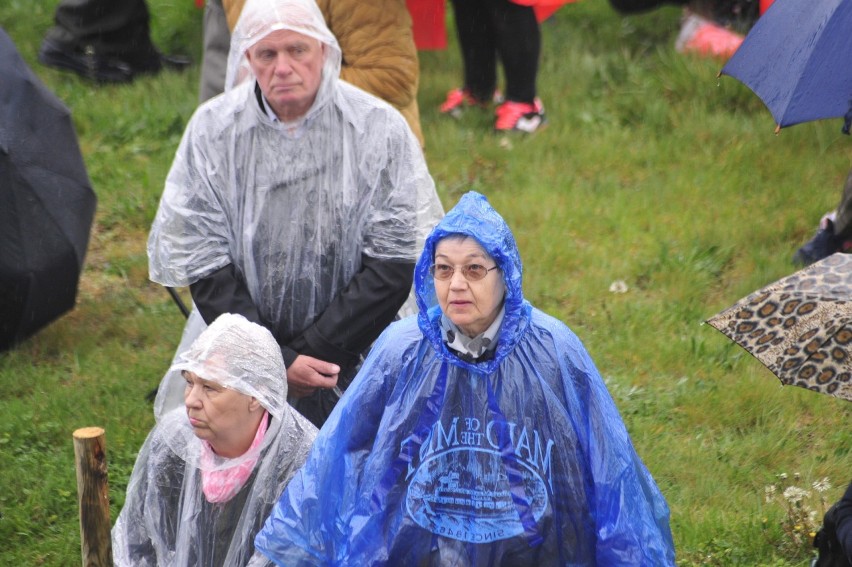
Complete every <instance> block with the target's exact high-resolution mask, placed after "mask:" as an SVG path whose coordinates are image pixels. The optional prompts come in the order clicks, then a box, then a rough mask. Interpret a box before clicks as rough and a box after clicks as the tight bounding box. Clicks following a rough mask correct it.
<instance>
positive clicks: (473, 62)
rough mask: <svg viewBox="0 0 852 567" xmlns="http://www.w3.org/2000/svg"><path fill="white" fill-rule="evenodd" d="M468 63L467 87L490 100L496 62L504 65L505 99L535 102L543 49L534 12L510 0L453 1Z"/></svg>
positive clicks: (465, 82) (461, 44) (474, 94)
mask: <svg viewBox="0 0 852 567" xmlns="http://www.w3.org/2000/svg"><path fill="white" fill-rule="evenodd" d="M453 13H454V15H455V22H456V30H457V32H458V38H459V46H460V48H461V55H462V62H463V64H464V87H465V88H466V89H468V90H469V91H470V93H471V94H472V95H473V96H474V97H475V98H477V99H479V100H482V101H489V100H491V97H492V96H493V94H494V89H495V88H497V61H498V58H499V61H500V62H501V63H502V64H503V74H504V75H505V79H506V89H505V93H504V95H505V98H506V100H512V101H516V102H530V103H531V102H532V101H533V99H535V95H536V77H537V75H538V60H539V55H540V52H541V29H540V28H539V25H538V21H537V20H536V18H535V12H534V11H533V9H532V8H531V7H529V6H520V5H518V4H514V3H512V2H510V1H509V0H453Z"/></svg>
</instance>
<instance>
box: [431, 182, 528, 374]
mask: <svg viewBox="0 0 852 567" xmlns="http://www.w3.org/2000/svg"><path fill="white" fill-rule="evenodd" d="M453 235H464V236H467V237H470V238H473V239H474V240H476V241H477V242H478V243H479V244H480V245H481V246H482V248H483V250H485V252H487V253H488V255H489V256H491V257H492V258H493V259H494V261H495V262H496V263H497V265H498V266H499V267H500V274H501V276H502V278H503V281H504V283H505V284H506V297H505V300H504V309H505V315H504V317H503V323H502V325H501V327H500V341H499V343H498V345H497V348H496V350H495V353H494V357H493V358H491V359H490V360H487V361H484V362H478V363H472V362H466V361H464V360H462V359H460V358H459V357H458V356H456V355H455V354H453V353H452V352H451V351H450V349H449V348H448V347H447V345H446V343H445V342H444V340H443V339H442V337H441V322H440V320H441V308H440V306H439V305H438V300H437V298H436V295H435V282H434V278H432V276H431V274H430V273H429V267H430V266H431V265H432V264H433V263H434V261H435V248H436V247H437V246H438V243H439V242H440V241H441V240H443V239H444V238H446V237H448V236H453ZM522 274H523V266H522V264H521V256H520V254H519V253H518V246H517V244H516V243H515V237H514V236H513V235H512V231H511V229H510V228H509V225H508V224H506V221H505V220H503V217H502V216H500V213H498V212H497V211H496V210H495V209H494V208H493V207H492V206H491V204H490V203H489V202H488V199H487V198H486V197H485V196H484V195H481V194H480V193H477V192H476V191H470V192H468V193H465V194H464V195H463V196H462V198H461V200H460V201H459V202H458V204H457V205H456V206H455V207H453V208H452V210H450V211H449V212H448V213H447V215H446V216H445V217H444V218H443V219H442V220H441V221H440V222H439V223H438V224H437V225H436V226H435V228H434V230H432V232H431V234H430V235H429V236H428V237H427V238H426V243H425V245H424V247H423V253H422V254H421V255H420V259H419V260H418V262H417V266H416V267H415V270H414V286H415V290H416V296H417V306H418V307H419V309H420V312H419V314H418V324H419V326H420V330H421V331H422V332H423V335H424V336H425V337H426V338H427V339H428V340H429V342H430V343H432V345H433V346H434V348H435V350H436V351H438V353H439V354H440V356H441V357H442V358H444V359H445V360H447V361H449V362H451V363H453V364H456V365H458V366H462V367H464V368H468V369H469V370H473V371H476V372H481V373H486V374H489V373H491V372H493V371H494V370H495V369H496V368H497V367H498V366H499V365H500V362H501V361H502V360H503V359H504V358H506V356H507V355H508V353H509V352H511V350H512V348H514V345H515V344H517V342H518V340H519V339H520V336H521V335H522V334H523V332H524V329H525V328H526V326H527V324H528V322H529V313H530V305H529V303H528V302H527V301H525V300H524V295H523V290H522V287H521V280H522Z"/></svg>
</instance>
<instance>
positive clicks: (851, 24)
mask: <svg viewBox="0 0 852 567" xmlns="http://www.w3.org/2000/svg"><path fill="white" fill-rule="evenodd" d="M720 75H729V76H731V77H734V78H735V79H738V80H739V81H741V82H742V83H744V84H745V85H746V86H748V87H749V88H750V89H751V90H753V91H754V92H755V94H757V96H759V97H760V99H761V100H762V101H763V103H764V104H765V105H766V106H767V107H768V108H769V111H770V112H771V113H772V117H773V118H774V119H775V123H776V124H777V128H776V132H777V131H778V130H779V129H781V128H783V127H785V126H792V125H793V124H799V123H801V122H808V121H811V120H822V119H824V118H837V117H841V116H845V115H846V114H847V113H848V112H849V110H850V99H852V0H775V2H774V3H773V4H772V5H771V6H770V7H769V9H768V10H767V11H766V12H765V13H764V14H763V15H762V16H761V17H760V18H759V19H758V20H757V23H756V24H755V25H754V27H753V28H752V29H751V31H750V32H749V33H748V35H747V36H746V38H745V41H743V43H742V45H741V46H740V48H739V49H738V50H737V52H736V53H734V55H733V56H732V57H731V58H730V59H729V60H728V62H727V63H726V64H725V66H724V67H723V68H722V71H721V72H720ZM846 130H848V120H847V126H846V128H845V129H844V131H846ZM847 133H848V132H847Z"/></svg>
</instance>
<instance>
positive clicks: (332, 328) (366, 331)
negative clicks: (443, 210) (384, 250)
mask: <svg viewBox="0 0 852 567" xmlns="http://www.w3.org/2000/svg"><path fill="white" fill-rule="evenodd" d="M361 262H362V264H361V270H360V271H359V272H358V273H357V274H355V276H353V278H352V279H351V280H350V282H349V284H348V285H347V286H346V287H345V288H344V289H343V290H342V291H341V293H340V294H338V296H337V297H336V298H334V300H332V302H331V304H330V305H329V306H328V307H327V308H326V309H325V311H324V312H323V313H322V315H320V317H319V318H318V319H317V320H316V321H315V322H314V323H313V324H312V325H311V326H310V327H308V328H307V329H305V331H304V332H303V333H302V334H301V335H298V336H296V337H294V338H293V339H292V340H290V341H289V342H288V343H286V344H283V343H281V341H280V339H279V344H280V346H281V354H282V355H283V357H284V364H285V365H286V367H287V382H288V383H289V384H290V389H291V392H290V393H291V394H292V395H294V396H295V397H301V396H305V395H308V394H310V393H311V392H312V391H313V390H314V389H316V388H332V387H334V386H335V385H336V383H337V373H338V372H339V371H340V368H339V367H350V366H352V365H354V364H355V363H356V362H357V361H358V356H359V355H360V353H361V352H363V351H364V350H365V349H366V348H367V347H368V346H369V345H370V344H372V342H373V341H374V340H375V339H376V337H378V336H379V334H381V332H382V331H383V330H384V329H385V327H387V326H388V324H389V323H390V322H391V321H393V318H394V316H395V315H396V313H397V311H399V308H400V307H401V306H402V304H403V303H404V302H405V299H406V297H407V296H408V292H409V290H410V289H411V283H412V281H413V278H414V264H413V263H407V262H390V261H386V260H377V259H374V258H371V257H369V256H362V258H361ZM190 292H191V293H192V299H193V302H194V303H195V305H196V307H197V308H198V311H199V312H200V313H201V316H202V318H203V319H204V321H205V322H206V323H207V324H210V323H212V322H213V321H214V320H215V319H216V317H218V316H219V315H221V314H222V313H239V314H241V315H243V316H245V317H246V318H247V319H248V320H249V321H253V322H255V323H258V324H261V325H265V326H267V327H269V328H271V330H272V332H273V334H276V329H275V325H274V324H272V323H266V322H264V321H263V320H262V318H261V317H260V314H259V313H258V311H257V307H256V306H255V305H254V302H253V300H252V298H251V295H250V294H249V291H248V287H246V285H245V283H244V282H243V281H242V279H241V278H240V277H239V276H238V275H237V273H236V271H235V269H234V267H233V265H231V264H229V265H228V266H225V267H224V268H222V269H220V270H218V271H216V272H214V273H213V274H211V275H210V276H207V277H206V278H202V279H200V280H198V281H197V282H195V283H193V284H191V285H190ZM276 338H278V337H277V335H276ZM334 366H338V368H336V369H335V368H334Z"/></svg>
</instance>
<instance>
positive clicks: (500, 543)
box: [255, 193, 674, 567]
mask: <svg viewBox="0 0 852 567" xmlns="http://www.w3.org/2000/svg"><path fill="white" fill-rule="evenodd" d="M450 234H467V235H470V236H472V237H474V238H476V240H477V241H478V242H479V243H481V244H482V246H483V248H485V250H486V251H487V252H488V253H489V254H490V255H491V256H492V257H493V258H494V259H495V260H496V261H497V262H498V264H499V265H500V266H501V268H502V273H503V275H504V278H505V283H506V289H507V294H506V308H505V315H504V319H503V323H502V326H501V331H500V335H499V339H498V340H499V341H500V342H499V343H498V346H497V347H496V351H495V356H494V359H493V360H491V361H486V362H480V363H466V362H463V361H461V360H460V359H458V358H456V357H454V355H453V354H452V353H451V351H449V350H448V349H447V347H446V346H445V345H444V344H443V343H442V342H441V339H440V332H439V330H438V329H437V327H436V324H437V323H436V319H437V318H438V317H439V315H440V311H439V310H438V308H437V307H435V299H434V286H433V285H432V283H431V281H430V278H429V276H428V266H429V265H430V264H431V263H432V260H433V253H434V247H435V245H436V243H437V242H438V241H439V240H440V239H441V238H443V237H444V236H447V235H450ZM415 282H416V287H417V299H418V303H419V306H420V309H421V311H420V313H419V315H418V316H417V317H409V318H407V319H404V320H402V321H400V322H397V323H394V324H392V325H391V326H390V327H389V328H388V329H387V330H386V331H385V333H384V334H383V335H382V336H381V337H380V338H379V340H378V341H377V342H376V344H375V345H374V347H373V349H372V350H371V352H370V355H369V356H368V358H367V360H366V361H365V363H364V365H363V366H362V368H361V370H360V372H359V374H358V376H357V377H356V379H355V381H354V382H353V384H352V385H351V386H350V388H349V390H347V392H346V394H345V395H344V397H343V398H342V399H341V401H340V403H339V404H338V405H337V407H336V408H335V410H334V412H333V413H332V415H331V416H330V418H329V420H328V421H327V422H326V424H325V426H324V427H323V429H322V431H321V432H320V434H319V436H318V437H317V440H316V442H315V443H314V446H313V448H312V450H311V454H310V456H309V458H308V461H307V463H306V464H305V466H304V467H303V468H302V470H301V471H299V472H298V473H297V475H296V477H295V478H294V479H293V482H292V483H291V484H290V485H289V486H288V488H287V490H286V491H285V493H284V495H283V496H282V498H281V499H280V500H279V501H278V503H277V504H276V506H275V508H274V510H273V512H272V514H271V515H270V517H269V519H268V520H267V522H266V524H265V526H264V528H263V529H262V530H261V532H260V533H259V534H258V536H257V538H256V540H255V543H256V547H257V549H258V550H259V551H260V552H262V553H263V554H264V555H265V556H267V557H269V558H271V559H272V560H274V561H275V562H276V563H277V564H278V565H282V566H283V565H286V566H297V565H341V566H342V565H373V566H375V565H435V566H439V565H458V566H468V565H471V566H474V565H475V566H486V565H487V566H492V565H554V566H556V565H560V566H564V565H577V566H579V565H584V566H585V565H606V566H615V565H625V566H626V565H630V566H637V565H642V566H649V567H650V566H654V567H657V566H661V565H674V547H673V543H672V538H671V532H670V529H669V524H668V520H669V512H668V507H667V505H666V502H665V499H664V498H663V496H662V494H661V493H660V491H659V489H658V488H657V486H656V484H655V482H654V480H653V478H652V476H651V474H650V473H649V471H648V470H647V468H646V467H645V466H644V464H643V463H642V461H641V459H640V458H639V456H638V455H637V453H636V451H635V449H634V447H633V445H632V443H631V440H630V437H629V435H628V433H627V430H626V428H625V426H624V423H623V422H622V420H621V417H620V415H619V413H618V410H617V409H616V407H615V404H614V403H613V400H612V398H611V397H610V396H609V393H608V392H607V389H606V386H605V385H604V383H603V380H602V379H601V377H600V375H599V373H598V371H597V369H596V368H595V365H594V363H593V362H592V360H591V358H590V357H589V355H588V353H587V351H586V350H585V348H584V347H583V345H582V343H581V342H580V340H579V339H578V338H577V337H576V336H575V335H574V333H572V332H571V330H570V329H568V327H566V326H565V325H564V324H563V323H561V322H560V321H558V320H556V319H554V318H553V317H550V316H548V315H546V314H545V313H543V312H541V311H539V310H538V309H536V308H534V307H532V306H531V305H530V304H529V303H527V302H525V301H524V299H523V295H522V291H521V262H520V258H519V255H518V251H517V247H516V245H515V242H514V238H513V237H512V235H511V231H510V230H509V228H508V226H507V225H506V223H505V222H504V221H503V219H502V218H501V217H500V215H499V214H498V213H497V212H496V211H494V210H493V208H492V207H491V206H490V205H489V204H488V202H487V200H486V199H485V197H483V196H482V195H478V194H475V193H469V194H467V195H465V196H464V197H463V198H462V200H461V202H460V203H459V204H458V205H457V206H456V207H455V208H453V209H452V210H451V211H450V212H449V213H448V214H447V216H446V217H445V218H444V220H442V221H441V222H440V223H439V225H438V226H437V227H436V228H435V230H434V231H433V232H432V234H431V235H430V236H429V238H428V239H427V242H426V245H425V248H424V251H423V254H422V256H421V258H420V260H419V262H418V264H417V271H416V274H415Z"/></svg>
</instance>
